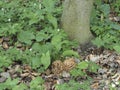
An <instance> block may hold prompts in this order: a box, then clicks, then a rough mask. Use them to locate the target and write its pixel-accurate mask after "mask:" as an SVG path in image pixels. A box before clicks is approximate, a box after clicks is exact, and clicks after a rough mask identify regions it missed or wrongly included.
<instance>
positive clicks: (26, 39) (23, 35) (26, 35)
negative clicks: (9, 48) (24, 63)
mask: <svg viewBox="0 0 120 90" xmlns="http://www.w3.org/2000/svg"><path fill="white" fill-rule="evenodd" d="M32 39H35V36H34V34H33V33H32V32H30V31H21V32H20V33H19V34H18V40H19V41H21V42H23V43H26V44H28V45H30V44H31V43H32V41H31V40H32Z"/></svg>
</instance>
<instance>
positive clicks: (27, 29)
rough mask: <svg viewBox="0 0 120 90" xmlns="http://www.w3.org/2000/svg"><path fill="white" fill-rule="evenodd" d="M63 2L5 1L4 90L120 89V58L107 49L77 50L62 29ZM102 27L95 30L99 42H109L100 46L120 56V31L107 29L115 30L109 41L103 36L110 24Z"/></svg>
mask: <svg viewBox="0 0 120 90" xmlns="http://www.w3.org/2000/svg"><path fill="white" fill-rule="evenodd" d="M61 1H62V0H42V1H41V0H1V1H0V16H1V17H0V24H1V25H0V90H17V89H19V90H66V88H67V89H68V90H91V89H92V90H93V89H95V90H102V89H107V90H117V89H118V90H119V84H120V83H119V81H120V73H119V71H120V70H119V68H120V61H119V60H120V57H119V55H118V54H116V53H115V52H114V51H109V50H102V51H101V48H98V49H96V48H95V47H90V48H86V46H84V47H83V48H86V50H84V49H83V48H77V47H78V44H77V42H75V41H70V40H69V39H68V37H67V35H66V33H65V32H64V31H63V30H61V29H60V25H59V24H60V16H61V12H62V4H61V3H62V2H61ZM118 2H119V1H118ZM115 6H116V7H118V6H117V4H115ZM104 7H105V8H106V9H109V6H108V5H106V4H105V6H104ZM97 9H99V7H98V8H97ZM97 9H96V10H97ZM106 9H105V10H106ZM117 12H118V10H117ZM103 13H105V12H103ZM95 15H96V14H95ZM97 15H103V14H100V13H97ZM105 15H106V14H105ZM98 19H99V18H98ZM102 20H103V19H102ZM117 20H118V19H117ZM97 21H100V20H97ZM95 23H96V22H95ZM97 23H98V22H97ZM97 23H96V24H97ZM102 23H103V22H102ZM105 23H106V22H105ZM105 23H103V24H105ZM92 24H93V23H92ZM96 24H94V26H93V27H92V29H93V31H94V32H95V33H96V35H97V34H98V37H100V38H99V40H98V38H96V41H100V40H101V37H102V39H103V41H104V42H101V43H102V44H101V43H98V42H96V41H93V42H94V44H97V45H98V47H100V46H104V47H105V46H106V47H107V48H109V49H115V50H116V51H119V46H118V44H119V38H117V37H118V34H119V33H118V31H114V29H115V30H116V29H119V26H118V25H116V24H113V23H112V24H110V28H109V27H106V29H109V30H112V28H113V30H112V33H113V38H112V37H111V36H110V37H111V38H109V40H108V37H104V34H100V33H101V32H105V31H104V30H103V31H100V30H101V29H102V28H104V27H105V25H107V24H105V25H103V26H102V27H98V25H99V24H101V23H98V25H97V27H96V26H95V25H96ZM111 25H112V26H111ZM111 27H112V28H111ZM96 30H97V31H96ZM106 33H107V32H106ZM110 33H111V32H109V33H108V34H109V35H110ZM116 33H118V34H117V36H115V35H116ZM106 36H108V35H106ZM105 38H107V41H109V42H107V43H106V41H105ZM116 38H117V39H116ZM114 41H115V42H116V43H113V42H114ZM111 43H112V44H111ZM108 44H111V45H113V44H115V45H113V47H108ZM117 48H118V50H117ZM75 49H76V50H75ZM77 51H78V52H77ZM80 51H82V53H81V52H80ZM99 52H100V53H99ZM116 88H117V89H116Z"/></svg>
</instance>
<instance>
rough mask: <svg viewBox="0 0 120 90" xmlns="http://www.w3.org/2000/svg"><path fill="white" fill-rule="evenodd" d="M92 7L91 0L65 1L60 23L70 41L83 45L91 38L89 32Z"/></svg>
mask: <svg viewBox="0 0 120 90" xmlns="http://www.w3.org/2000/svg"><path fill="white" fill-rule="evenodd" d="M92 5H93V0H65V2H64V9H63V14H62V18H61V23H62V27H63V29H64V30H65V32H66V33H67V34H68V36H69V37H70V39H71V40H73V39H75V40H77V41H78V42H79V43H80V44H85V43H87V42H89V41H90V40H91V38H92V37H93V36H92V34H91V32H90V15H91V10H92Z"/></svg>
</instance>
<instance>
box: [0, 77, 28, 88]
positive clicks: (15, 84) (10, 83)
mask: <svg viewBox="0 0 120 90" xmlns="http://www.w3.org/2000/svg"><path fill="white" fill-rule="evenodd" d="M18 83H19V80H18V79H13V80H12V79H11V78H8V79H7V80H6V81H5V82H3V83H0V90H17V89H19V90H26V89H28V87H27V86H26V85H25V84H23V83H21V84H19V85H18Z"/></svg>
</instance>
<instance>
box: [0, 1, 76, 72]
mask: <svg viewBox="0 0 120 90" xmlns="http://www.w3.org/2000/svg"><path fill="white" fill-rule="evenodd" d="M59 3H60V0H49V1H48V0H42V1H39V0H24V1H23V0H17V1H16V0H12V1H11V0H8V1H5V0H1V1H0V12H1V13H0V16H1V17H0V24H1V26H0V37H9V38H10V42H8V43H9V45H10V47H9V49H7V50H6V51H5V50H4V49H2V48H0V50H1V52H0V54H1V55H2V56H3V57H2V56H1V57H0V62H1V66H0V67H8V65H10V64H11V63H12V62H14V61H21V62H22V63H23V64H29V65H30V66H31V67H32V68H33V69H35V70H38V71H39V72H43V71H44V70H45V69H47V68H48V67H49V65H50V64H51V62H52V61H53V60H56V59H58V58H61V57H65V56H68V54H65V52H66V51H67V50H68V51H67V52H69V53H70V54H69V56H77V57H78V54H77V53H75V52H74V51H72V50H71V49H72V48H71V47H76V46H77V44H76V42H71V41H69V40H68V37H67V35H66V34H65V32H64V31H63V30H61V29H59V28H60V27H59V25H58V23H59V19H60V15H61V11H62V6H61V5H59ZM17 44H22V47H23V48H24V50H21V49H19V50H18V48H17ZM70 50H71V51H70ZM8 57H9V58H8ZM3 62H4V63H3ZM5 62H8V63H7V64H5Z"/></svg>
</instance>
